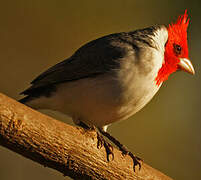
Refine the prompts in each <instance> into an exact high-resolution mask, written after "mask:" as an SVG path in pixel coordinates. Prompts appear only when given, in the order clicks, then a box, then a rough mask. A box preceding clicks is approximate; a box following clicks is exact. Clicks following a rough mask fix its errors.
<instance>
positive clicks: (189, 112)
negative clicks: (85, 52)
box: [0, 0, 201, 180]
mask: <svg viewBox="0 0 201 180" xmlns="http://www.w3.org/2000/svg"><path fill="white" fill-rule="evenodd" d="M185 9H187V10H188V14H189V17H190V25H189V29H188V39H189V52H190V59H191V60H192V63H193V64H194V67H195V70H196V75H195V76H191V75H189V74H187V73H184V72H178V73H174V74H173V75H171V76H170V77H169V80H168V81H166V82H165V83H164V84H163V86H162V88H161V89H160V91H159V93H158V94H157V95H156V96H155V97H154V99H153V100H152V101H151V102H150V103H149V104H148V105H147V106H146V107H145V108H143V110H141V111H140V112H138V113H137V114H136V115H134V116H133V117H131V118H130V119H129V120H126V121H123V122H119V123H116V124H114V125H112V126H111V127H110V128H109V132H111V133H112V134H113V135H114V136H115V137H116V138H118V139H119V140H120V141H121V142H122V143H124V144H125V145H126V146H127V147H129V148H130V149H131V150H132V151H133V152H134V153H136V154H137V155H138V156H140V157H142V159H143V160H144V161H145V162H146V163H148V164H150V165H151V166H152V167H154V168H156V169H159V170H160V171H162V172H163V173H165V174H167V175H168V176H170V177H172V178H174V179H176V180H200V179H201V108H200V107H201V73H200V61H201V58H200V52H201V43H200V42H201V20H200V19H201V18H200V17H201V1H198V0H197V1H196V0H191V1H179V0H169V1H161V0H152V1H148V0H147V1H145V0H110V1H109V0H102V1H94V0H85V1H84V0H80V1H78V0H77V1H76V0H74V1H73V0H59V1H56V0H54V1H53V0H48V1H47V0H45V1H39V0H28V1H27V0H12V1H11V0H7V1H1V6H0V83H1V85H0V92H3V93H5V94H7V95H8V96H10V97H12V98H15V99H19V98H20V96H19V95H18V93H19V92H21V91H22V90H24V89H25V88H27V87H28V85H29V82H30V81H31V80H33V79H34V78H35V77H36V76H37V75H39V74H40V73H41V72H43V71H44V70H46V69H47V68H48V67H50V66H52V65H54V64H56V63H58V62H59V61H62V60H64V59H65V58H67V57H69V56H71V55H72V53H73V52H75V50H76V49H78V48H79V47H80V46H81V45H83V44H85V43H86V42H88V41H90V40H93V39H96V38H98V37H100V36H104V35H107V34H111V33H115V32H121V31H130V30H134V29H138V28H144V27H147V26H151V25H155V24H165V25H168V23H171V22H174V21H176V19H177V17H178V15H181V14H183V13H184V10H185ZM45 113H47V114H50V115H52V116H54V117H56V118H57V119H60V120H63V121H65V122H67V123H70V122H71V121H69V120H66V118H64V116H63V115H61V114H58V113H53V112H48V111H45ZM11 179H14V180H27V179H29V180H35V179H39V180H44V179H48V180H55V179H56V180H63V179H68V178H64V177H63V175H62V174H60V173H58V172H57V171H55V170H52V169H49V168H45V167H43V166H41V165H39V164H37V163H35V162H33V161H31V160H28V159H26V158H24V157H22V156H20V155H18V154H16V153H13V152H11V151H9V150H7V149H5V148H3V147H0V180H11Z"/></svg>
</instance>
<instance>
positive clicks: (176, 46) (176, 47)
mask: <svg viewBox="0 0 201 180" xmlns="http://www.w3.org/2000/svg"><path fill="white" fill-rule="evenodd" d="M173 46H174V52H175V54H176V55H180V54H181V50H182V48H181V46H180V45H178V44H173Z"/></svg>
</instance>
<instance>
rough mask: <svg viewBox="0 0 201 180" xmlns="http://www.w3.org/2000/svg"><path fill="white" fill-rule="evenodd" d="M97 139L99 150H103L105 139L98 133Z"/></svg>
mask: <svg viewBox="0 0 201 180" xmlns="http://www.w3.org/2000/svg"><path fill="white" fill-rule="evenodd" d="M97 139H98V143H97V148H98V149H101V148H102V147H103V145H104V139H103V137H102V136H101V135H100V134H99V133H97Z"/></svg>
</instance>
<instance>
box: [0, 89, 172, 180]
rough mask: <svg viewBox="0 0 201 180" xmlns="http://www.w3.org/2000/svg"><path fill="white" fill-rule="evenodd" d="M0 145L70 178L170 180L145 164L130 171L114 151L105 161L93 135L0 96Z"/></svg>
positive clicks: (129, 162)
mask: <svg viewBox="0 0 201 180" xmlns="http://www.w3.org/2000/svg"><path fill="white" fill-rule="evenodd" d="M0 145H2V146H4V147H7V148H8V149H10V150H12V151H14V152H16V153H19V154H21V155H22V156H24V157H27V158H29V159H32V160H33V161H35V162H38V163H40V164H42V165H44V166H47V167H49V168H53V169H56V170H58V171H60V172H61V173H63V174H64V175H65V176H70V177H72V178H74V179H138V180H140V179H143V180H153V179H154V180H171V178H169V177H167V176H166V175H164V174H162V173H161V172H159V171H157V170H155V169H153V168H152V167H150V166H148V165H147V164H145V163H142V168H141V170H140V171H139V170H138V168H137V167H136V172H135V173H134V172H133V168H132V166H133V164H132V160H131V158H130V157H128V156H125V157H124V156H122V154H121V152H120V151H118V150H117V149H115V148H114V160H113V161H110V162H107V160H106V153H105V150H104V148H101V149H97V134H96V132H94V131H86V130H84V129H82V128H78V127H72V126H70V125H67V124H65V123H62V122H60V121H57V120H55V119H53V118H51V117H48V116H46V115H43V114H41V113H39V112H37V111H35V110H33V109H31V108H29V107H26V106H24V105H23V104H20V103H18V102H17V101H15V100H13V99H11V98H9V97H7V96H5V95H3V94H1V93H0Z"/></svg>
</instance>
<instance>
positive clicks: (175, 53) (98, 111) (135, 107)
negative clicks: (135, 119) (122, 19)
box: [20, 11, 195, 168]
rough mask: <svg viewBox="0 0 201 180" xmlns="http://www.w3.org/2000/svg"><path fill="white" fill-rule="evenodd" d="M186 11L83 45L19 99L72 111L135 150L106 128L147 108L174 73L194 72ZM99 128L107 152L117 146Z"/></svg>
mask: <svg viewBox="0 0 201 180" xmlns="http://www.w3.org/2000/svg"><path fill="white" fill-rule="evenodd" d="M188 24H189V19H188V17H187V12H186V11H185V13H184V15H182V16H180V17H179V18H178V20H177V21H176V23H173V24H170V25H168V26H164V25H159V26H151V27H148V28H145V29H140V30H135V31H131V32H121V33H115V34H110V35H107V36H104V37H101V38H99V39H96V40H94V41H91V42H89V43H87V44H85V45H84V46H82V47H81V48H79V49H78V50H77V51H76V52H75V53H74V54H73V55H72V56H71V57H69V58H68V59H66V60H64V61H62V62H60V63H58V64H56V65H55V66H53V67H51V68H49V69H48V70H47V71H45V72H44V73H42V74H41V75H39V76H38V77H37V78H36V79H35V80H33V81H32V82H31V87H29V88H28V89H27V90H25V91H24V92H22V93H21V94H24V95H26V97H24V98H23V99H21V100H20V102H21V103H24V104H26V105H28V106H30V107H32V108H34V109H51V110H56V111H60V112H62V113H64V114H67V115H68V116H70V117H72V119H73V121H74V123H75V124H77V125H81V126H82V127H96V128H97V129H98V130H99V131H100V133H101V134H102V135H104V136H106V137H107V138H109V139H110V140H111V141H113V142H114V143H115V144H116V145H117V146H118V147H119V149H120V150H121V151H122V152H123V153H124V154H128V155H130V156H131V158H132V159H133V162H134V168H135V166H136V165H139V167H141V164H140V162H139V158H137V157H136V156H134V155H133V154H132V153H131V152H130V151H128V150H127V149H126V147H125V146H123V145H122V144H121V143H120V142H119V141H117V140H116V139H115V138H114V137H112V136H111V135H110V134H109V133H107V132H106V130H107V127H108V125H110V124H112V123H113V122H116V121H120V120H125V119H127V118H129V117H130V116H132V115H133V114H135V113H136V112H137V111H139V110H140V109H142V108H143V107H144V106H145V105H146V104H147V103H148V102H149V101H150V100H151V99H152V98H153V96H154V95H155V94H156V92H157V91H158V90H159V88H160V87H161V85H162V83H163V82H164V81H165V80H167V79H168V77H169V75H170V74H172V73H173V72H175V71H177V70H184V71H186V72H188V73H191V74H194V73H195V71H194V68H193V65H192V63H191V62H190V60H189V58H188V45H187V27H188ZM97 134H98V147H99V148H100V147H101V146H102V145H104V147H105V149H106V152H107V158H108V159H109V155H110V154H111V155H112V156H113V152H112V146H111V145H110V144H109V143H108V142H106V141H105V140H104V139H103V137H102V136H101V135H100V134H99V133H97Z"/></svg>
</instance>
